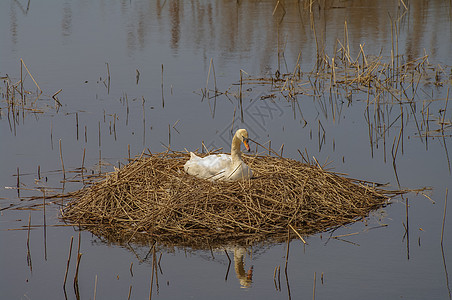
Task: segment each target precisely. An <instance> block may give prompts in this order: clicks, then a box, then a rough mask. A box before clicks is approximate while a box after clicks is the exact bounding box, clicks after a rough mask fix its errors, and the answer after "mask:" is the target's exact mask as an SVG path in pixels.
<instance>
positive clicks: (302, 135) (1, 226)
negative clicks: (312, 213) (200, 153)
mask: <svg viewBox="0 0 452 300" xmlns="http://www.w3.org/2000/svg"><path fill="white" fill-rule="evenodd" d="M319 2H320V3H321V6H320V7H319V5H318V3H317V2H316V4H315V5H313V6H312V7H311V8H310V7H309V2H308V1H306V2H303V1H301V2H298V1H280V2H275V1H218V2H214V1H212V2H210V1H175V0H171V1H101V0H99V1H70V0H65V1H31V0H30V1H25V0H17V1H2V2H1V3H0V45H1V46H0V54H1V55H0V75H1V76H2V78H3V83H2V86H1V93H2V101H1V103H0V108H1V110H0V116H1V119H0V134H1V135H0V137H1V143H0V157H1V158H0V159H1V160H0V162H1V172H0V182H1V190H0V209H1V215H0V241H1V245H0V270H1V271H0V276H1V277H0V291H1V298H2V299H46V298H47V299H52V298H53V299H63V298H64V297H65V296H66V297H67V298H68V299H75V298H76V293H75V291H74V287H73V282H74V276H75V271H76V260H77V257H76V256H77V246H78V242H79V232H78V231H77V229H76V228H73V227H71V226H59V225H64V223H63V222H61V221H60V220H59V216H60V215H61V213H60V208H61V207H60V205H59V204H60V203H61V201H58V200H57V201H55V200H54V199H53V200H47V201H48V202H49V203H50V202H55V203H53V204H49V203H48V205H46V210H45V214H44V210H43V209H42V199H38V200H30V198H29V197H39V196H41V195H42V192H41V191H42V190H45V189H43V188H44V187H46V188H48V189H47V192H48V193H51V191H53V192H58V193H59V192H70V191H74V190H76V189H78V188H80V187H81V185H80V183H78V182H72V183H71V182H66V183H65V184H62V183H61V181H62V179H63V174H62V172H61V157H60V143H61V154H62V157H63V161H64V166H65V170H66V177H67V178H66V179H71V178H73V177H75V176H76V173H74V172H71V171H74V170H76V169H77V168H80V167H81V165H82V162H83V164H84V167H86V168H87V169H88V170H89V172H91V171H92V172H98V171H99V161H102V164H103V166H102V171H108V170H111V169H112V166H118V162H120V163H125V158H126V157H127V156H128V149H129V148H128V147H130V154H131V156H134V155H138V154H139V153H141V152H142V151H143V150H144V149H146V148H149V149H150V150H151V151H152V152H160V151H164V150H165V146H167V145H170V146H171V148H172V149H176V150H184V149H187V150H194V149H196V148H200V147H201V143H202V142H204V144H205V145H206V146H207V147H208V148H212V147H216V148H217V147H225V148H226V149H227V148H228V147H229V146H228V145H229V143H230V142H229V141H230V139H231V135H230V129H231V127H234V128H240V127H245V128H247V129H248V130H249V132H250V135H251V137H252V138H253V139H254V140H256V141H259V142H260V143H262V144H265V143H267V142H268V141H270V140H271V146H272V148H274V149H275V150H276V151H281V146H282V145H284V147H283V155H284V156H286V157H289V158H294V159H297V160H301V156H300V154H299V152H298V150H300V152H303V153H304V152H305V151H306V152H308V153H309V156H310V159H312V157H315V158H316V159H317V160H318V161H319V162H320V163H321V164H322V163H324V162H325V161H331V162H332V163H331V164H330V165H329V167H333V168H334V170H335V171H337V172H340V173H346V174H348V175H349V176H350V177H353V178H360V179H364V180H369V181H375V182H380V183H388V188H390V189H398V188H399V187H400V188H406V189H422V188H424V187H428V188H430V189H429V190H425V191H422V192H419V193H408V194H406V195H405V196H404V198H395V199H393V200H392V204H391V205H390V206H388V207H386V208H384V209H380V210H378V211H376V212H373V213H372V214H371V215H370V216H369V218H367V219H366V220H364V221H363V222H359V223H356V224H353V225H348V226H346V227H343V228H340V229H338V230H336V231H334V232H329V233H319V234H316V235H313V236H310V237H307V238H306V239H307V242H308V244H307V245H303V243H302V242H301V241H299V240H297V239H295V240H293V241H292V242H291V243H290V254H289V257H288V264H287V273H286V272H284V267H285V261H286V244H276V245H265V246H259V245H255V246H253V247H250V248H249V249H246V251H245V249H240V248H236V249H229V248H228V249H227V251H228V253H229V257H230V258H231V260H232V263H231V265H230V266H229V267H230V268H228V264H229V260H228V257H227V256H226V254H225V253H224V251H223V250H215V251H212V252H211V251H193V250H191V249H182V248H178V247H175V248H174V249H172V250H169V249H165V250H162V251H160V250H159V251H158V252H157V254H156V255H157V257H158V258H159V259H160V262H159V267H160V268H161V269H160V268H159V270H158V286H156V285H155V283H154V285H153V290H152V298H153V299H180V298H184V299H187V298H190V299H211V298H217V299H231V298H238V299H240V298H247V299H262V298H263V297H266V298H273V299H288V298H293V299H299V298H310V297H313V294H314V296H315V298H316V299H331V298H335V299H363V298H366V299H400V298H403V299H448V298H449V299H450V288H449V284H450V279H449V278H448V276H447V270H449V269H447V267H449V268H452V260H451V258H452V239H451V233H452V227H451V225H450V224H452V212H451V209H450V205H449V207H448V208H447V210H446V213H445V223H444V236H443V248H441V243H440V241H441V232H442V226H443V216H444V204H445V199H446V190H449V198H451V193H450V192H451V191H450V190H451V188H452V184H451V183H452V176H451V171H450V170H451V163H450V157H451V156H452V153H451V152H450V151H451V147H452V144H451V136H452V126H451V119H452V104H451V103H448V102H449V101H447V99H448V98H450V97H452V93H449V95H448V91H449V90H448V89H449V87H450V85H451V77H452V69H451V66H452V60H451V58H450V53H452V38H451V37H452V22H451V18H452V8H451V3H450V2H448V1H412V2H408V1H399V2H397V1H378V2H377V3H375V1H350V2H343V1H319ZM325 2H326V3H325ZM342 46H344V47H347V48H348V52H347V54H348V55H349V57H350V59H351V60H352V61H354V60H356V61H359V62H360V63H363V56H362V53H363V52H364V53H365V55H366V57H367V59H368V61H371V60H372V59H380V63H381V65H383V64H385V66H386V67H388V68H389V66H390V65H391V63H392V62H395V63H396V64H397V65H400V66H401V65H403V64H407V65H408V62H413V61H415V62H416V63H413V64H411V65H410V66H408V67H407V68H408V69H409V70H410V71H407V72H406V74H407V76H408V77H409V76H412V80H408V79H405V81H404V82H402V85H403V86H404V87H403V88H404V89H405V88H406V91H407V93H408V95H403V94H402V95H399V94H396V92H395V90H397V89H399V90H401V89H400V86H394V89H395V90H392V88H391V89H390V88H385V92H384V93H383V94H382V95H381V99H380V98H378V96H377V95H376V94H372V93H370V94H367V93H365V92H363V91H358V90H352V89H351V90H347V91H346V90H344V89H343V88H342V87H341V86H339V85H335V86H333V87H331V88H330V83H331V82H332V81H333V79H330V77H331V76H332V75H331V76H330V77H327V80H323V81H322V82H320V81H319V82H317V81H316V78H317V79H319V78H322V76H323V75H324V73H325V72H326V71H325V69H322V64H323V66H325V64H332V58H336V63H337V64H338V66H337V68H338V69H337V72H338V74H337V77H338V78H340V76H341V73H340V66H339V63H338V62H337V59H338V57H339V55H342V54H343V53H344V51H341V50H340V49H341V47H342ZM361 47H362V48H361ZM319 57H320V59H318V58H319ZM21 59H22V60H23V62H24V65H23V67H22V73H23V75H22V76H23V83H24V88H25V89H26V90H27V91H29V92H30V94H29V95H28V96H27V99H26V101H28V102H27V105H26V106H27V108H32V109H33V110H32V109H24V108H23V107H21V106H20V105H19V106H16V108H15V111H16V113H15V114H13V113H11V112H10V105H9V104H8V103H7V101H6V98H7V95H6V82H7V81H8V79H7V78H9V80H10V82H12V83H17V82H18V81H19V80H20V78H21ZM319 62H320V69H319V68H318V67H319ZM420 62H422V63H423V64H422V65H420V66H419V65H418V67H417V68H416V64H418V63H420ZM297 65H299V69H297ZM25 66H26V67H27V68H28V71H29V72H28V71H27V70H26V69H25ZM212 66H213V67H214V72H213V69H212ZM383 69H384V68H383ZM209 70H210V72H209ZM294 70H299V74H301V75H300V76H301V79H300V81H299V83H300V86H298V91H299V93H297V94H296V95H295V96H294V97H288V91H282V92H281V91H280V90H279V89H277V88H272V86H271V85H270V84H263V83H262V82H258V83H256V81H255V80H254V81H253V80H252V79H257V78H270V77H274V78H276V75H275V73H276V72H278V73H280V74H287V73H292V72H294ZM297 72H298V71H297ZM326 73H327V72H326ZM30 74H31V75H32V76H33V78H32V77H31V76H30ZM418 74H422V76H421V75H418ZM241 76H242V79H244V82H245V83H244V84H243V87H242V89H243V90H242V100H243V103H242V105H240V101H239V98H240V97H239V89H240V84H239V83H240V78H241ZM281 76H283V75H281ZM379 76H386V75H385V73H384V72H383V71H382V72H381V74H380V75H379ZM33 79H34V80H35V81H36V83H35V82H34V81H33ZM252 81H253V82H254V83H252ZM314 81H316V82H317V83H314ZM38 86H39V87H38ZM325 86H326V87H325ZM18 87H19V89H20V85H18ZM206 87H207V89H208V90H209V93H208V97H203V93H205V89H206ZM322 88H323V89H322ZM215 89H217V90H218V91H219V92H221V93H219V94H218V96H217V97H214V95H215V92H214V90H215ZM39 90H42V94H41V95H40V96H39V97H38V96H37V94H39ZM60 90H61V91H60ZM59 91H60V92H59ZM410 91H411V92H410ZM56 93H58V94H57V95H56V96H55V97H56V99H57V100H58V101H59V102H60V103H61V106H58V105H57V103H56V100H54V99H53V98H52V96H53V95H55V94H56ZM368 95H371V99H370V100H369V99H368V98H367V97H368ZM404 96H406V97H407V98H410V99H411V100H410V102H409V103H408V102H406V101H405V102H404V103H399V102H398V100H400V99H401V98H403V97H404ZM16 97H20V96H18V93H16ZM377 98H378V99H379V101H382V102H384V101H387V103H386V104H384V105H382V106H381V110H378V109H377V106H376V105H375V103H376V99H377ZM369 101H370V102H369ZM369 103H370V104H369ZM241 110H242V111H243V119H242V118H241V116H240V115H241V114H240V111H241ZM13 115H14V118H13ZM402 129H403V130H402ZM425 133H428V134H427V135H428V136H427V138H426V137H425ZM84 153H85V154H84ZM393 157H395V159H393ZM394 161H395V162H394ZM393 162H394V163H393ZM17 174H19V183H18V178H17V177H18V176H17ZM18 184H19V186H20V187H21V189H20V193H18V191H17V185H18ZM38 187H41V189H39V188H38ZM50 190H51V191H50ZM449 200H450V199H449ZM407 201H408V203H409V206H408V219H407V209H406V203H407ZM44 215H45V220H44ZM407 220H408V223H407ZM29 221H30V225H31V226H30V227H31V230H27V229H28V224H29ZM44 221H45V224H46V227H44V226H42V225H44ZM407 224H408V232H409V234H408V235H406V230H405V228H406V227H407ZM342 235H345V236H342ZM72 236H73V237H74V246H73V249H72V255H71V261H70V267H69V272H68V276H67V278H68V279H67V283H66V294H65V293H64V290H63V280H64V275H65V271H66V265H67V260H68V254H69V246H70V241H71V237H72ZM331 236H335V237H338V238H330V237H331ZM27 241H28V247H27ZM27 249H29V252H28V251H27ZM442 249H443V251H442ZM234 251H235V254H236V255H235V256H236V257H235V258H236V259H235V262H234ZM80 252H81V253H82V254H83V255H82V257H81V260H80V264H79V270H78V287H79V289H78V290H79V293H80V294H79V296H80V298H81V299H93V298H95V297H97V298H98V299H100V298H103V299H105V298H110V299H127V298H128V296H130V299H143V298H149V294H150V287H151V277H152V276H151V273H152V271H151V270H152V253H149V248H148V247H138V246H136V245H122V246H119V245H113V244H110V243H108V242H106V241H103V240H102V239H101V238H99V237H96V236H93V235H92V234H91V233H89V232H86V231H83V232H81V233H80ZM27 253H28V254H29V255H28V256H27ZM160 255H161V256H160ZM27 257H28V259H27ZM241 259H243V263H242V261H241ZM251 266H253V277H252V280H250V279H247V278H246V276H244V272H247V271H248V270H249V269H250V267H251ZM278 267H279V268H280V278H279V279H280V280H279V281H278V275H276V281H275V280H274V273H275V268H276V269H277V268H278ZM276 273H278V272H276ZM153 280H154V281H155V278H154V279H153Z"/></svg>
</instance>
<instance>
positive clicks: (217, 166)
mask: <svg viewBox="0 0 452 300" xmlns="http://www.w3.org/2000/svg"><path fill="white" fill-rule="evenodd" d="M242 142H243V144H244V145H245V147H246V150H248V151H250V146H249V145H248V132H247V131H246V129H239V130H237V131H236V133H235V135H234V137H233V138H232V145H231V155H228V154H213V155H209V156H206V157H203V158H201V157H199V156H197V155H196V154H194V153H193V152H190V160H188V161H187V162H186V163H185V165H184V170H185V172H187V173H188V174H190V175H193V176H196V177H199V178H204V179H209V180H239V179H249V178H251V177H252V176H253V172H252V171H251V168H250V167H249V166H247V165H246V164H245V163H244V162H243V160H242V157H241V156H242V151H240V144H241V143H242Z"/></svg>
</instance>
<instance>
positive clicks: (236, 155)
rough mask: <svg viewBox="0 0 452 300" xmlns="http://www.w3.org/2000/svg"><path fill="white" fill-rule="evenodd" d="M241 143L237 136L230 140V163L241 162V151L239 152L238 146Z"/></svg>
mask: <svg viewBox="0 0 452 300" xmlns="http://www.w3.org/2000/svg"><path fill="white" fill-rule="evenodd" d="M241 143H242V141H240V139H239V138H238V137H237V135H234V138H233V139H232V145H231V158H232V161H238V160H241V157H242V151H241V150H240V144H241Z"/></svg>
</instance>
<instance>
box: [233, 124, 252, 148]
mask: <svg viewBox="0 0 452 300" xmlns="http://www.w3.org/2000/svg"><path fill="white" fill-rule="evenodd" d="M235 136H236V137H238V138H239V140H240V141H242V143H243V144H244V145H245V148H246V150H247V151H248V152H249V151H250V145H249V144H248V141H249V138H248V131H246V129H239V130H237V131H236V133H235Z"/></svg>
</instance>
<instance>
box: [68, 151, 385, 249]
mask: <svg viewBox="0 0 452 300" xmlns="http://www.w3.org/2000/svg"><path fill="white" fill-rule="evenodd" d="M188 159H189V154H188V153H182V152H169V151H168V152H165V153H158V154H142V155H141V156H140V157H139V158H136V159H135V160H134V161H132V162H130V163H129V164H128V165H126V166H124V167H122V168H121V169H116V170H115V171H114V172H112V173H108V174H107V175H106V177H105V178H104V179H102V180H100V181H98V182H95V183H93V184H90V185H89V186H85V187H84V188H83V189H81V190H79V191H77V192H75V193H74V194H73V195H72V199H71V200H70V201H69V203H68V205H67V206H66V207H65V208H64V210H63V215H62V217H63V219H64V220H65V221H66V222H68V223H71V224H76V225H80V226H81V227H82V228H86V229H88V230H90V231H91V232H93V233H94V234H96V235H98V236H101V237H104V238H107V239H108V240H109V241H113V242H119V243H122V242H130V241H131V242H137V243H142V244H143V243H149V241H152V240H154V241H158V242H160V243H163V244H171V245H185V246H187V245H188V246H194V245H196V246H197V247H200V246H201V247H202V245H204V246H205V245H208V246H210V247H211V246H213V245H221V244H224V243H229V242H231V241H234V242H239V243H240V242H245V241H246V242H250V241H262V240H268V239H271V240H284V239H286V238H287V233H288V230H289V228H291V229H292V230H294V231H296V232H297V233H298V234H299V235H300V236H302V235H309V234H312V233H316V232H321V231H325V230H327V229H329V228H332V227H336V226H341V225H344V224H347V223H351V222H355V221H357V220H359V219H361V218H362V217H365V216H367V215H368V213H369V212H370V211H371V210H373V209H376V208H379V207H381V206H382V205H385V204H386V203H387V201H388V200H389V197H388V193H385V191H383V190H377V189H376V188H374V187H372V185H370V184H366V183H365V182H362V181H357V180H354V179H349V178H345V177H342V176H338V175H336V174H334V173H331V172H327V171H324V170H322V169H321V168H320V167H318V166H314V165H308V164H304V163H301V162H299V161H295V160H292V159H287V158H280V157H273V156H257V155H256V156H245V155H244V156H243V160H244V161H245V162H246V163H247V164H248V165H249V166H250V167H251V168H252V169H253V173H254V177H255V178H253V179H250V180H243V181H233V182H225V181H216V182H211V181H208V180H204V179H198V178H196V177H193V176H191V175H188V174H186V173H185V172H184V169H183V166H184V164H185V162H186V161H187V160H188Z"/></svg>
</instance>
